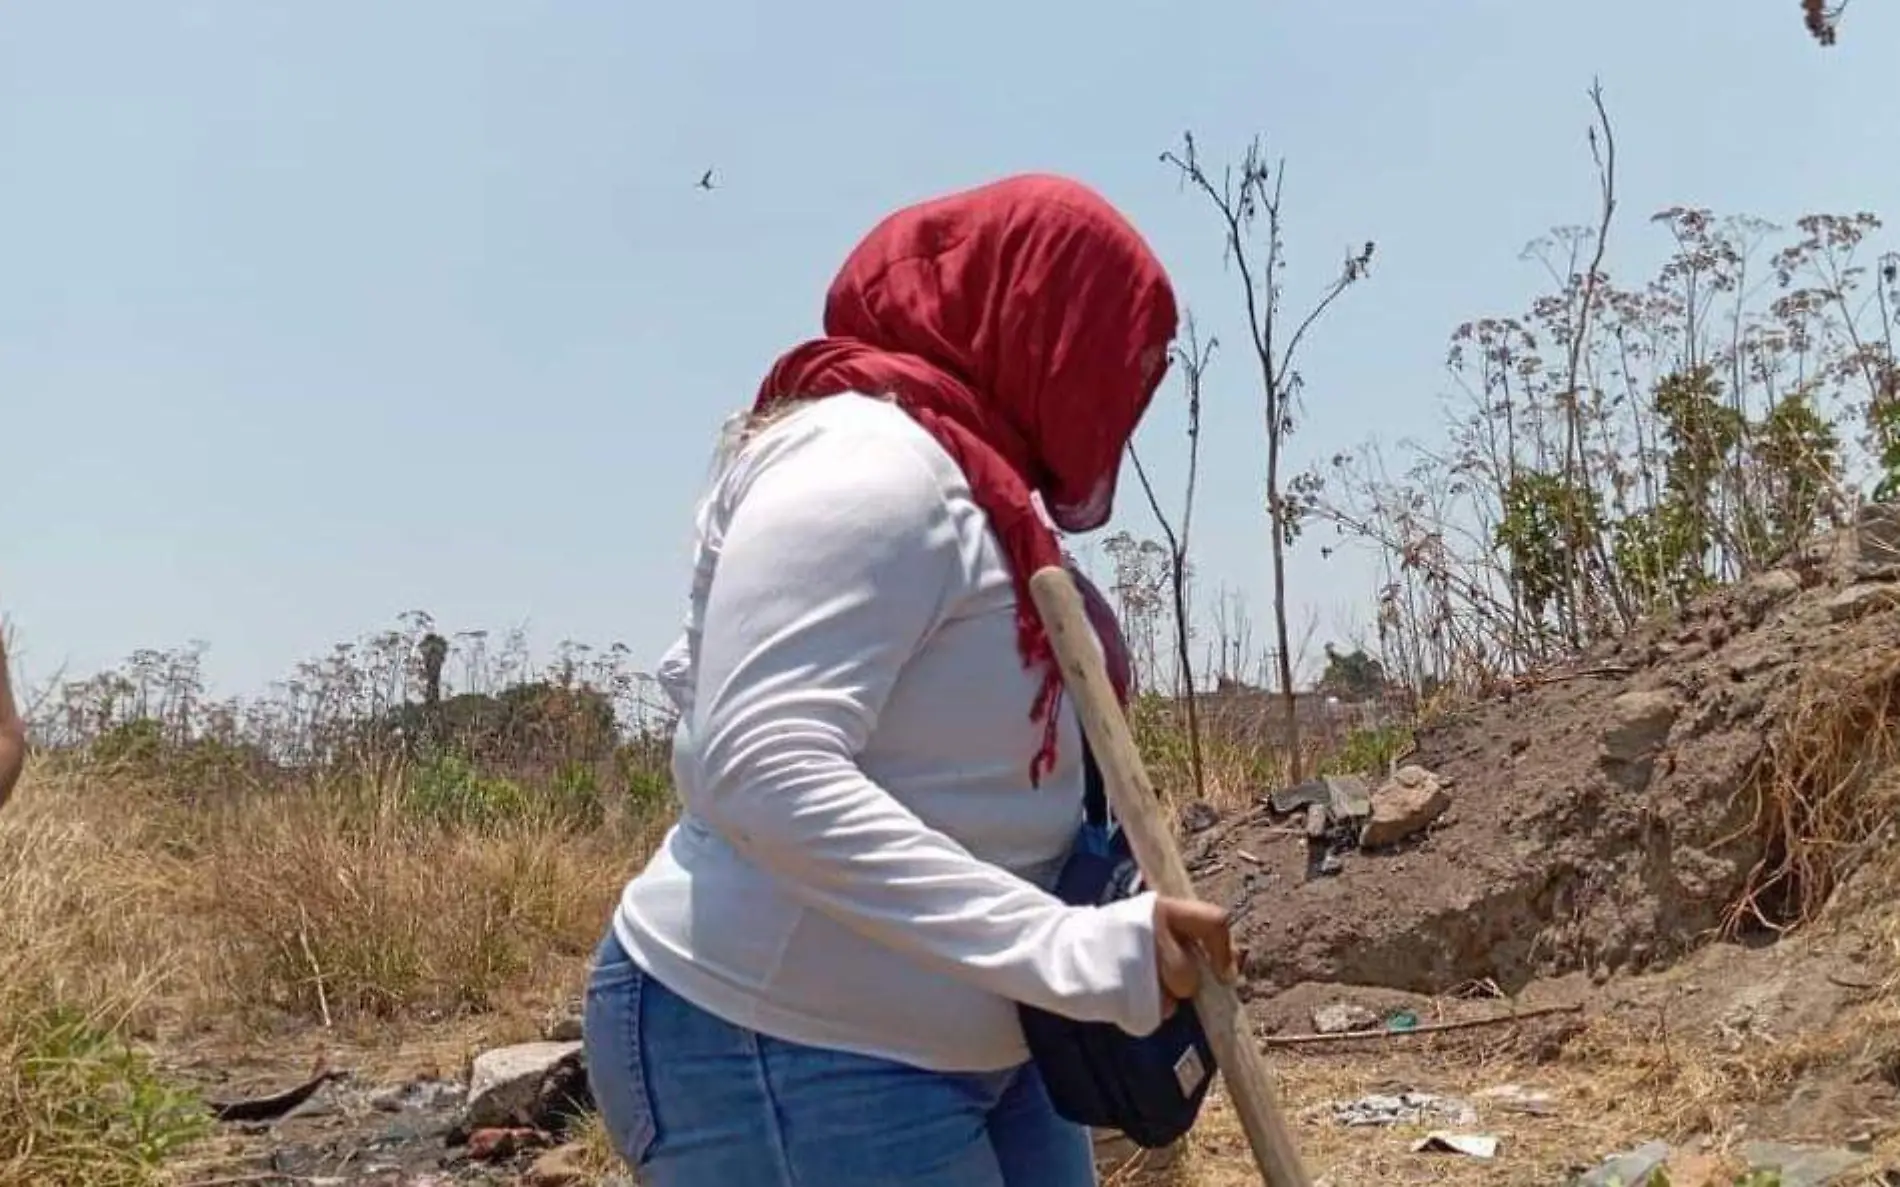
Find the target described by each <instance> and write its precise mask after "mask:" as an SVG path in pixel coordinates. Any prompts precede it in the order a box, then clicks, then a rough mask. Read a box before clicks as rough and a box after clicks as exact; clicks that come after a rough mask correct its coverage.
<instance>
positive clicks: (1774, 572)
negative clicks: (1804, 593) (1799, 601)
mask: <svg viewBox="0 0 1900 1187" xmlns="http://www.w3.org/2000/svg"><path fill="white" fill-rule="evenodd" d="M1800 592H1801V576H1800V574H1798V573H1795V572H1793V571H1792V570H1789V569H1770V570H1768V571H1767V572H1766V573H1757V574H1756V575H1755V576H1753V577H1751V578H1749V579H1748V581H1746V582H1744V583H1743V585H1742V588H1741V603H1742V607H1743V609H1744V610H1746V611H1747V613H1748V617H1749V618H1750V619H1751V620H1753V621H1756V622H1759V621H1761V619H1762V617H1763V616H1764V615H1766V614H1767V613H1768V611H1770V610H1772V609H1774V608H1775V607H1776V606H1778V605H1780V604H1781V603H1783V602H1785V601H1787V600H1788V599H1789V598H1792V597H1794V596H1795V595H1796V594H1798V593H1800Z"/></svg>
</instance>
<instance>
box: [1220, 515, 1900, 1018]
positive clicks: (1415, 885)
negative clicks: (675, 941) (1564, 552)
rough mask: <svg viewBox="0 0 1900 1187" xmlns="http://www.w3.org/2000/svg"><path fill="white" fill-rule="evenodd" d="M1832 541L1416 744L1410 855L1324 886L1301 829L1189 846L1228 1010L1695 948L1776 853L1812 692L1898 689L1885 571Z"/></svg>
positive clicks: (1438, 985)
mask: <svg viewBox="0 0 1900 1187" xmlns="http://www.w3.org/2000/svg"><path fill="white" fill-rule="evenodd" d="M1846 542H1847V547H1845V548H1844V549H1841V550H1839V551H1840V553H1841V554H1840V555H1834V554H1831V553H1828V552H1824V551H1820V550H1817V551H1814V552H1811V553H1810V554H1808V555H1805V556H1803V557H1800V558H1797V559H1796V560H1795V561H1794V562H1792V563H1791V564H1790V565H1789V566H1788V567H1785V568H1781V569H1776V570H1772V571H1769V572H1766V573H1763V574H1760V575H1758V576H1756V577H1754V578H1752V579H1751V580H1749V581H1747V582H1745V583H1743V584H1741V585H1738V586H1734V587H1731V588H1728V589H1724V590H1722V591H1719V592H1718V593H1716V594H1714V595H1711V596H1710V597H1708V598H1707V599H1705V600H1703V601H1702V602H1700V603H1698V604H1696V605H1694V606H1693V607H1691V608H1690V609H1689V610H1688V611H1686V612H1685V613H1684V614H1683V615H1682V616H1681V617H1679V618H1676V619H1672V620H1667V621H1655V622H1651V623H1648V624H1645V625H1644V626H1643V627H1642V628H1640V629H1638V630H1636V631H1634V632H1632V633H1631V634H1630V635H1628V636H1625V637H1624V638H1622V639H1619V640H1617V641H1616V642H1615V643H1613V644H1610V645H1606V646H1604V647H1602V648H1599V649H1598V650H1597V651H1596V652H1594V653H1592V654H1590V655H1588V656H1585V657H1583V658H1582V659H1580V660H1579V661H1578V662H1577V663H1576V664H1574V665H1573V666H1571V667H1570V668H1569V669H1567V670H1564V671H1560V672H1557V673H1554V674H1551V675H1547V676H1544V677H1540V678H1538V679H1536V680H1533V681H1526V682H1523V683H1522V684H1520V685H1519V686H1517V687H1516V688H1514V689H1512V690H1510V691H1509V692H1508V693H1507V694H1505V695H1501V696H1499V697H1497V698H1495V699H1493V700H1491V701H1489V702H1487V703H1484V704H1481V705H1478V706H1476V707H1473V708H1471V709H1469V710H1467V711H1464V712H1462V713H1460V714H1458V715H1456V716H1454V717H1450V718H1448V719H1444V720H1441V721H1438V722H1436V723H1434V724H1433V725H1431V726H1429V727H1428V728H1425V729H1423V730H1421V732H1420V733H1419V736H1418V738H1417V745H1416V749H1415V751H1414V753H1412V754H1410V755H1408V756H1406V758H1405V759H1404V760H1403V762H1404V763H1405V764H1415V765H1417V766H1420V767H1423V768H1426V769H1427V770H1429V771H1430V772H1432V773H1433V774H1435V775H1437V776H1438V777H1439V778H1440V779H1442V780H1444V781H1446V782H1447V784H1448V786H1449V789H1450V800H1451V806H1450V807H1449V809H1447V810H1446V811H1445V812H1444V813H1443V814H1442V815H1440V816H1439V817H1438V818H1437V819H1436V820H1435V821H1434V822H1433V823H1432V825H1431V827H1430V828H1429V829H1428V830H1427V831H1425V832H1424V833H1423V834H1422V835H1420V836H1417V837H1414V838H1412V839H1410V840H1409V841H1406V842H1403V843H1401V844H1399V845H1396V846H1393V847H1391V848H1388V849H1384V850H1381V851H1375V852H1365V851H1357V850H1355V851H1352V852H1348V853H1346V854H1344V855H1343V858H1342V860H1341V861H1340V862H1339V864H1338V868H1337V870H1336V872H1332V873H1323V872H1309V869H1310V866H1309V854H1308V849H1307V845H1306V842H1305V839H1304V837H1303V836H1302V835H1301V834H1300V831H1299V829H1298V827H1297V826H1298V825H1299V823H1300V821H1299V820H1298V819H1297V818H1288V817H1285V816H1276V815H1275V814H1274V813H1273V812H1272V811H1271V809H1270V806H1268V805H1265V804H1263V805H1262V806H1260V807H1257V808H1255V809H1253V810H1251V811H1250V812H1248V813H1245V814H1241V815H1235V816H1229V817H1228V818H1226V819H1224V820H1220V821H1218V822H1216V823H1214V824H1212V825H1211V826H1209V827H1205V828H1203V829H1202V830H1201V831H1200V832H1198V833H1196V834H1194V835H1193V836H1191V837H1190V838H1189V839H1188V850H1187V856H1188V860H1189V864H1190V867H1191V868H1193V869H1194V871H1195V874H1196V878H1197V882H1198V883H1199V885H1200V886H1201V887H1202V889H1203V893H1204V894H1207V895H1208V896H1209V897H1212V898H1215V899H1217V900H1220V901H1224V902H1226V903H1228V904H1229V905H1230V906H1231V907H1232V908H1233V909H1234V911H1235V912H1236V918H1237V927H1236V932H1237V936H1238V938H1239V939H1240V940H1241V942H1242V944H1243V946H1244V949H1245V952H1246V957H1245V970H1246V974H1247V981H1248V985H1247V989H1248V994H1249V996H1250V997H1256V998H1257V997H1263V996H1269V995H1271V994H1273V993H1276V992H1279V991H1282V990H1284V989H1286V988H1288V987H1290V986H1293V985H1295V984H1298V983H1300V982H1334V983H1349V984H1355V985H1369V986H1386V987H1390V988H1393V989H1400V990H1406V991H1410V992H1415V993H1443V992H1447V991H1451V990H1454V989H1457V988H1458V987H1460V986H1462V985H1467V984H1469V983H1472V982H1484V981H1490V982H1493V983H1494V984H1495V986H1496V987H1497V988H1501V989H1503V990H1504V991H1506V992H1515V991H1516V990H1517V989H1518V988H1521V987H1522V986H1523V985H1525V984H1526V983H1527V982H1529V981H1531V980H1532V979H1533V978H1536V977H1540V976H1545V975H1552V974H1559V973H1565V972H1571V971H1578V970H1581V971H1584V972H1587V973H1590V974H1592V975H1595V976H1604V975H1607V974H1609V973H1611V972H1615V971H1635V970H1640V969H1643V968H1648V967H1654V966H1656V965H1659V964H1661V963H1664V962H1666V961H1669V960H1671V959H1673V958H1674V957H1676V956H1679V955H1680V954H1682V953H1683V952H1684V951H1686V950H1687V949H1689V948H1690V947H1691V946H1693V945H1694V944H1696V943H1697V942H1698V941H1701V940H1706V939H1707V938H1709V937H1710V936H1711V934H1713V933H1715V932H1717V931H1718V930H1719V929H1720V928H1721V927H1722V926H1723V924H1724V922H1725V921H1726V920H1728V919H1730V918H1731V913H1732V912H1733V910H1734V908H1735V907H1736V904H1737V903H1738V902H1739V901H1741V900H1743V899H1744V898H1745V897H1747V896H1748V895H1750V894H1751V893H1753V892H1755V891H1758V890H1759V889H1760V883H1761V882H1762V872H1763V870H1764V869H1766V868H1769V867H1770V866H1773V865H1774V864H1775V863H1777V862H1779V861H1780V859H1781V858H1782V857H1784V856H1785V854H1780V853H1777V852H1775V851H1774V849H1775V845H1774V842H1773V839H1772V838H1773V831H1772V830H1769V829H1765V828H1764V827H1763V825H1762V797H1761V795H1760V794H1759V791H1760V789H1761V788H1762V787H1763V786H1764V780H1767V779H1769V778H1771V777H1772V773H1773V770H1774V769H1775V768H1776V766H1777V764H1778V763H1781V764H1785V763H1786V762H1787V761H1788V760H1787V756H1786V755H1784V754H1783V753H1782V751H1781V750H1777V749H1776V747H1777V746H1778V745H1779V746H1781V747H1782V749H1784V750H1785V749H1786V735H1787V734H1788V732H1789V730H1788V727H1789V725H1790V723H1793V722H1796V721H1799V720H1802V719H1801V718H1800V716H1799V715H1800V714H1801V713H1802V712H1804V711H1805V710H1808V709H1809V708H1810V707H1811V706H1812V704H1813V701H1814V698H1815V696H1816V692H1817V688H1818V689H1820V690H1822V691H1825V690H1826V689H1827V688H1828V687H1834V686H1844V685H1850V684H1854V683H1855V682H1856V681H1859V680H1863V679H1872V678H1873V677H1874V676H1875V674H1877V673H1879V674H1881V675H1882V676H1883V678H1884V674H1885V673H1888V672H1892V673H1894V674H1896V675H1900V647H1897V646H1896V643H1897V641H1900V579H1897V578H1900V574H1896V573H1895V572H1894V571H1893V569H1892V568H1891V567H1890V566H1889V567H1883V566H1870V565H1868V564H1866V563H1865V562H1858V563H1857V561H1856V558H1855V555H1854V553H1855V549H1854V548H1853V547H1852V544H1853V540H1852V538H1851V537H1848V538H1847V541H1846ZM1797 732H1798V731H1797ZM1381 774H1383V773H1381ZM1373 782H1374V784H1375V785H1376V784H1377V783H1378V782H1379V780H1378V779H1377V778H1375V779H1374V780H1373ZM1792 889H1794V888H1793V887H1792V886H1791V885H1790V884H1786V883H1784V884H1783V885H1781V886H1780V887H1779V888H1778V891H1779V892H1783V893H1785V892H1789V891H1790V890H1792Z"/></svg>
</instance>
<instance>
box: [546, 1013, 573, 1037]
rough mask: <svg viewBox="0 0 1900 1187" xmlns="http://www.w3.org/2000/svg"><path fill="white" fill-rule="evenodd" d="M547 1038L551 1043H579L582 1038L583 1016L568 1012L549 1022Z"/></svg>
mask: <svg viewBox="0 0 1900 1187" xmlns="http://www.w3.org/2000/svg"><path fill="white" fill-rule="evenodd" d="M546 1035H547V1039H548V1041H549V1042H551V1043H578V1042H580V1039H581V1016H580V1015H579V1014H568V1015H564V1016H563V1017H560V1018H555V1019H553V1020H552V1021H550V1022H549V1023H548V1026H547V1031H546Z"/></svg>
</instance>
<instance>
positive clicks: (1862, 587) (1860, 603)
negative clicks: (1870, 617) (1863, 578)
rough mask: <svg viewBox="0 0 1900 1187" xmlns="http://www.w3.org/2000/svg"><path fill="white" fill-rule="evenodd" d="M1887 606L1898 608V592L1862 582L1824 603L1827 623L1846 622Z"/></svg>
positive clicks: (1899, 597)
mask: <svg viewBox="0 0 1900 1187" xmlns="http://www.w3.org/2000/svg"><path fill="white" fill-rule="evenodd" d="M1888 606H1900V592H1896V591H1895V590H1894V589H1893V587H1892V586H1889V585H1878V584H1874V583H1872V582H1863V583H1861V584H1859V585H1850V586H1848V587H1847V588H1846V589H1844V590H1842V591H1841V592H1839V593H1837V594H1835V595H1834V596H1833V597H1831V598H1829V599H1828V600H1827V602H1826V606H1825V608H1826V610H1827V617H1828V621H1830V622H1846V621H1847V620H1848V619H1850V618H1859V617H1860V616H1861V615H1863V614H1871V613H1873V612H1874V611H1875V610H1880V609H1884V608H1885V607H1888Z"/></svg>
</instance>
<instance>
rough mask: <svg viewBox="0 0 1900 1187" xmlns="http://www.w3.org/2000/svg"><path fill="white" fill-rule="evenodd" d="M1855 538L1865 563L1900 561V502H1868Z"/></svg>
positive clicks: (1860, 557)
mask: <svg viewBox="0 0 1900 1187" xmlns="http://www.w3.org/2000/svg"><path fill="white" fill-rule="evenodd" d="M1855 538H1856V541H1857V543H1858V545H1859V547H1858V549H1857V551H1858V553H1859V557H1858V559H1859V561H1860V563H1861V565H1862V566H1864V567H1874V568H1879V567H1886V566H1891V565H1900V503H1864V504H1862V505H1861V509H1860V522H1859V523H1858V524H1857V525H1856V531H1855Z"/></svg>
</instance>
